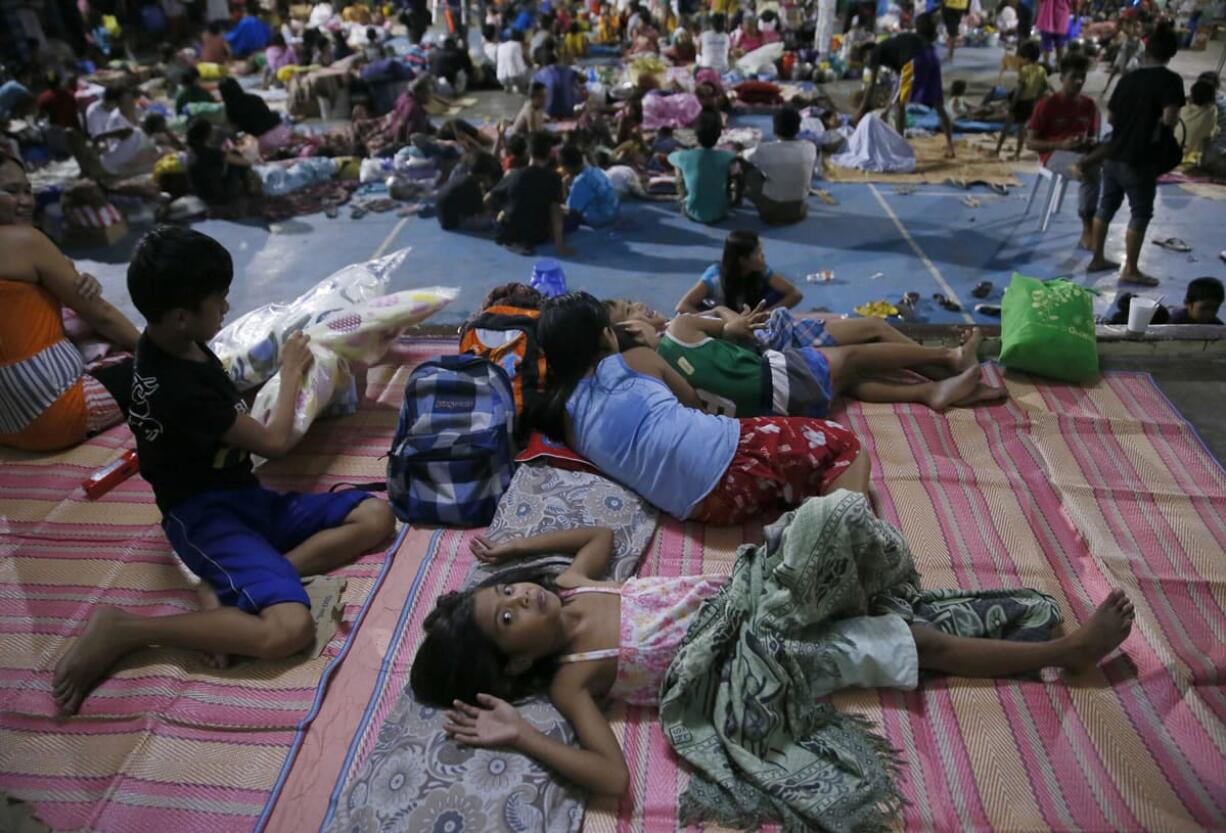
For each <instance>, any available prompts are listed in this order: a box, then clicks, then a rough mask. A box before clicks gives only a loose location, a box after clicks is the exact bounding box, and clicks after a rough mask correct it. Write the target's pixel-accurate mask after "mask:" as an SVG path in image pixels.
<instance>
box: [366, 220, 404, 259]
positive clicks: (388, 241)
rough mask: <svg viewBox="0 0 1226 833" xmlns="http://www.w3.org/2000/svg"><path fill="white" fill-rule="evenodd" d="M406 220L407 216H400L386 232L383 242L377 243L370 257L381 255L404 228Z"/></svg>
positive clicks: (374, 257)
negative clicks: (377, 245)
mask: <svg viewBox="0 0 1226 833" xmlns="http://www.w3.org/2000/svg"><path fill="white" fill-rule="evenodd" d="M408 222H409V218H408V217H402V218H401V219H400V222H399V223H397V224H396V225H395V226H393V227H392V230H391V231H389V232H388V233H387V237H385V238H383V242H382V243H380V244H379V248H377V249H375V253H374V254H373V255H371V256H370V259H371V260H375V259H376V258H380V257H383V253H384V252H386V251H387V250H388V249H389V248H390V247H391V245H392V242H393V241H394V240H395V239H396V237H397V236H399V234H400V232H401V231H403V230H404V227H405V226H406V225H408Z"/></svg>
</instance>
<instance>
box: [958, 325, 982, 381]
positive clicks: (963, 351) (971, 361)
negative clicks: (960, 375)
mask: <svg viewBox="0 0 1226 833" xmlns="http://www.w3.org/2000/svg"><path fill="white" fill-rule="evenodd" d="M982 341H983V330H981V329H979V328H978V327H971V330H970V332H969V333H967V336H966V341H964V342H962V346H961V347H958V348H957V349H956V350H955V354H956V356H957V358H956V359H954V370H966V369H967V368H969V367H979V345H980V343H981V342H982Z"/></svg>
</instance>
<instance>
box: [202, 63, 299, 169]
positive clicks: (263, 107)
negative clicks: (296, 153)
mask: <svg viewBox="0 0 1226 833" xmlns="http://www.w3.org/2000/svg"><path fill="white" fill-rule="evenodd" d="M217 90H218V92H220V93H221V100H222V102H224V103H225V105H226V119H227V120H228V121H229V122H230V124H231V126H233V127H234V129H235V130H241V131H242V132H244V133H246V134H247V135H248V136H252V137H254V138H255V139H256V140H257V141H258V142H259V146H260V156H262V157H263V158H264V159H276V158H277V156H278V155H280V154H281V153H282V152H283V151H284V150H286V149H287V148H288V147H289V146H290V144H291V143H293V141H294V131H293V129H292V128H291V127H290V126H289V125H288V124H286V123H285V122H283V121H282V120H281V117H280V116H278V115H277V114H276V113H274V112H273V111H272V110H270V109H269V107H268V104H266V103H265V102H264V99H262V98H260V97H259V96H258V95H255V94H253V93H247V92H243V88H242V85H240V84H239V83H238V81H237V80H236V79H234V78H223V79H221V83H219V84H218V85H217Z"/></svg>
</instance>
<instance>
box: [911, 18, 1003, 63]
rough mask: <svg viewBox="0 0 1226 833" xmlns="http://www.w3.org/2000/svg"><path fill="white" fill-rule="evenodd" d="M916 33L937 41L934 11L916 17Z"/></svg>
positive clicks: (925, 38)
mask: <svg viewBox="0 0 1226 833" xmlns="http://www.w3.org/2000/svg"><path fill="white" fill-rule="evenodd" d="M915 34H917V35H919V36H920V37H921V38H923V39H924V40H926V41H928V42H929V43H932V42H935V41H936V39H937V20H936V17H935V16H934V15H933V14H932V12H924V13H923V14H921V15H919V16H918V17H916V18H915ZM1018 52H1019V53H1020V52H1021V47H1018Z"/></svg>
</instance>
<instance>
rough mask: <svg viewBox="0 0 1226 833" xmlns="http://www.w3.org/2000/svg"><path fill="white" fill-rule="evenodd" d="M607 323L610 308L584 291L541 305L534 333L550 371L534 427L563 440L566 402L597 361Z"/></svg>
mask: <svg viewBox="0 0 1226 833" xmlns="http://www.w3.org/2000/svg"><path fill="white" fill-rule="evenodd" d="M609 326H610V324H609V311H608V310H607V309H605V306H604V304H602V303H600V301H598V300H597V299H596V298H595V297H594V296H592V295H590V294H588V293H587V292H568V293H566V294H565V295H559V296H557V297H555V298H549V299H548V300H546V301H545V303H544V304H542V305H541V317H540V319H538V321H537V325H536V337H537V341H538V342H539V343H540V345H541V350H542V351H543V352H544V353H545V360H546V362H547V363H548V366H549V372H548V377H547V379H546V385H545V388H546V390H545V400H544V402H543V404H542V405H541V407H540V409H539V410H538V411H537V413H536V414H535V415H534V416H535V422H536V425H537V427H538V428H540V429H541V430H542V431H544V432H545V433H546V434H548V435H549V436H550V437H552V438H553V439H555V440H557V441H559V442H565V440H566V402H567V401H568V400H569V399H570V396H571V394H572V393H574V392H575V386H576V385H578V384H579V380H580V379H582V378H583V377H584V376H585V375H586V374H587V372H588V371H589V370H591V369H592V367H593V366H594V365H595V364H596V362H597V361H599V359H600V354H601V351H602V348H603V345H602V343H601V337H602V336H603V334H604V331H605V330H606V329H607V328H608V327H609Z"/></svg>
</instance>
